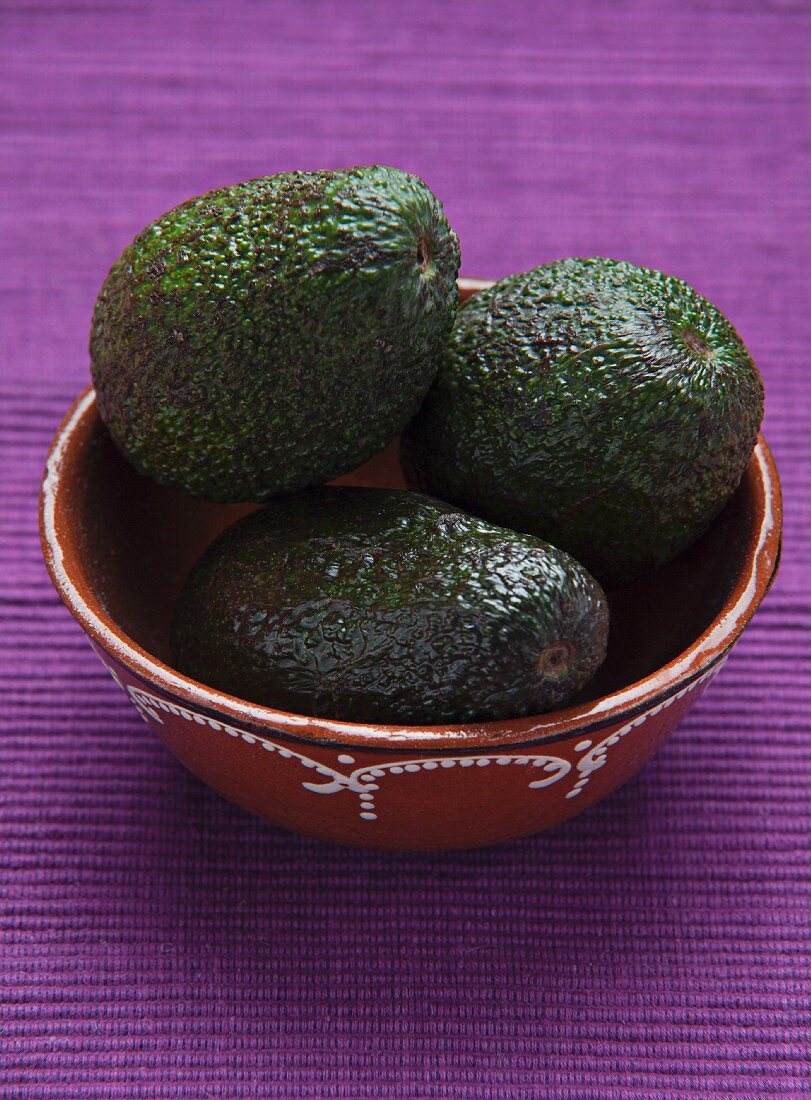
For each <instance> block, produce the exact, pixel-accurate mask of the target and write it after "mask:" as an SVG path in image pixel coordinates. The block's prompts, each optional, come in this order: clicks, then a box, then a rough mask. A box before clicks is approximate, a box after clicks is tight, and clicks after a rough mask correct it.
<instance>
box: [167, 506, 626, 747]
mask: <svg viewBox="0 0 811 1100" xmlns="http://www.w3.org/2000/svg"><path fill="white" fill-rule="evenodd" d="M607 633H608V610H607V606H606V602H605V598H604V596H603V593H602V590H601V589H600V587H599V585H597V584H596V583H595V581H594V580H593V579H592V578H591V577H590V576H589V575H588V573H586V571H585V570H584V569H583V568H582V567H581V566H580V565H578V564H577V562H576V561H574V560H573V559H572V558H570V557H569V556H568V554H564V553H561V552H560V551H558V550H556V549H555V548H554V547H552V546H548V545H547V544H546V543H543V542H541V541H539V540H538V539H535V538H531V537H528V536H526V535H517V534H515V533H514V532H513V531H506V530H503V529H502V528H499V527H493V526H491V525H490V524H489V523H485V522H484V521H483V520H480V519H476V518H474V517H473V516H469V515H465V514H464V513H462V512H458V511H456V510H455V509H454V508H452V507H451V506H449V505H447V504H444V503H442V501H439V500H434V499H432V498H431V497H426V496H422V495H420V494H416V493H406V492H398V491H396V490H387V489H337V488H324V489H313V490H309V491H305V492H302V493H297V494H291V495H289V496H286V497H282V498H280V499H279V500H277V501H274V502H273V503H272V504H269V505H268V506H267V507H265V508H263V509H261V510H259V511H256V512H254V513H252V514H251V515H249V516H248V517H246V518H245V519H243V520H240V521H239V522H237V523H236V524H234V525H233V526H232V527H230V528H229V529H228V530H227V531H225V532H224V533H223V534H222V535H221V536H220V537H219V538H218V539H216V540H215V541H214V543H212V545H211V546H210V547H209V548H208V550H207V551H206V552H205V554H204V555H203V557H202V558H201V559H200V561H199V562H198V563H197V565H196V566H195V567H194V569H193V570H192V572H191V575H190V576H189V579H188V581H187V582H186V585H185V587H184V589H183V591H182V593H181V596H180V598H179V600H178V603H177V606H176V609H175V614H174V621H173V626H172V650H173V659H174V662H175V665H176V667H177V668H178V669H179V670H180V671H181V672H183V673H185V674H186V675H188V676H191V677H193V678H194V679H195V680H198V681H200V682H202V683H205V684H208V685H209V686H211V687H214V688H217V689H220V690H222V691H225V692H228V693H229V694H231V695H236V696H239V697H240V698H243V699H248V700H251V701H252V702H255V703H260V704H263V705H266V706H271V707H277V708H280V709H283V710H290V711H295V712H298V713H303V714H309V715H314V716H321V717H329V718H335V719H343V720H347V721H357V722H383V723H409V724H418V725H423V724H435V723H441V722H466V721H472V720H477V719H494V718H511V717H516V716H520V715H525V714H531V713H535V712H537V711H543V710H547V709H549V708H551V707H555V706H558V705H561V704H563V703H565V702H567V701H568V700H569V699H570V698H571V697H572V695H573V694H574V693H575V692H576V691H577V690H578V689H579V688H580V687H582V686H583V685H584V684H585V683H586V681H587V680H588V679H589V678H590V677H591V675H592V674H593V673H594V671H595V669H596V668H597V667H598V666H599V665H600V663H601V662H602V660H603V658H604V656H605V647H606V636H607Z"/></svg>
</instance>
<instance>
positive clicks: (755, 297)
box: [0, 0, 811, 1100]
mask: <svg viewBox="0 0 811 1100" xmlns="http://www.w3.org/2000/svg"><path fill="white" fill-rule="evenodd" d="M0 37H1V41H0V90H1V91H2V129H3V143H2V146H3V150H4V155H3V156H2V157H1V158H0V177H1V178H2V194H3V198H2V221H3V225H2V237H1V238H0V304H1V305H2V311H3V317H2V323H1V324H0V342H2V354H1V355H0V443H1V444H2V451H1V452H0V494H2V507H0V593H1V599H2V602H1V603H0V614H2V619H3V626H2V633H0V678H1V679H0V683H1V685H2V693H3V697H2V708H1V709H0V732H1V733H2V737H1V739H0V753H2V756H1V757H0V788H1V789H2V806H1V807H0V890H1V891H2V892H1V894H0V935H2V943H1V944H0V1001H1V1002H2V1003H0V1095H2V1096H3V1097H4V1098H5V1097H8V1098H17V1097H20V1098H22V1097H25V1098H26V1100H28V1098H40V1097H42V1098H44V1097H51V1098H55V1097H59V1098H63V1097H104V1098H112V1100H124V1098H126V1100H134V1098H138V1097H183V1098H186V1097H188V1098H197V1097H224V1098H229V1100H230V1098H243V1097H247V1098H254V1097H462V1098H466V1097H471V1098H472V1097H476V1098H481V1097H484V1098H486V1097H536V1096H544V1097H550V1098H552V1100H563V1098H567V1100H574V1098H578V1100H579V1098H591V1097H595V1098H597V1097H599V1098H600V1100H612V1098H620V1097H633V1098H639V1100H641V1098H645V1097H650V1098H653V1097H656V1098H657V1100H661V1098H669V1097H691V1098H692V1097H694V1098H701V1100H711V1098H713V1097H722V1096H723V1097H743V1098H750V1097H752V1098H755V1097H758V1098H759V1097H769V1096H805V1097H808V1096H811V1061H810V1059H809V1038H810V1036H811V1029H810V1028H809V1013H810V1012H811V1008H810V1006H809V993H810V992H811V970H810V968H809V963H811V944H810V943H809V938H808V927H809V918H811V891H810V890H809V878H810V877H811V875H810V869H811V868H810V861H809V801H810V800H809V786H810V785H811V743H809V725H810V724H811V685H810V684H809V645H808V641H809V604H810V603H811V599H810V598H809V580H808V578H809V568H810V567H811V539H809V535H811V503H810V502H809V480H810V479H811V463H810V462H809V458H810V457H811V445H810V444H809V428H808V417H809V412H811V410H810V409H809V400H808V386H809V383H808V371H809V365H808V354H809V348H810V347H811V308H809V297H808V264H809V256H811V223H810V221H809V215H810V214H811V210H810V209H809V207H810V205H811V200H809V195H810V194H811V192H810V191H809V179H811V126H810V125H809V117H810V116H809V111H810V110H811V90H810V86H809V75H808V74H809V63H810V62H811V7H809V4H808V3H807V2H804V0H795V2H792V0H782V2H780V0H773V2H772V3H767V2H765V0H761V2H757V0H718V2H715V3H705V2H699V0H690V2H688V0H672V2H667V3H665V2H660V0H638V2H621V0H620V2H613V3H603V2H601V0H592V2H581V3H577V4H566V3H563V2H560V0H549V2H548V3H538V2H537V0H527V2H526V3H518V2H508V3H489V4H482V3H475V2H471V0H466V2H464V3H443V4H438V3H436V2H431V0H412V2H411V3H410V4H405V3H402V4H397V5H395V4H389V3H383V2H381V0H372V2H368V3H366V2H363V3H358V2H354V3H353V2H349V0H344V3H342V4H340V5H338V4H331V3H321V2H301V0H300V2H297V3H293V2H283V3H268V4H260V3H255V2H250V0H242V2H238V3H228V4H225V3H209V2H204V0H197V2H195V3H191V2H190V3H179V2H176V3H166V2H163V3H157V2H155V3H146V2H141V0H129V2H126V3H114V2H112V0H96V2H84V0H81V2H80V0H71V3H70V4H57V3H53V4H49V3H45V2H41V0H36V2H26V3H23V2H19V3H17V2H14V0H7V2H6V3H4V4H3V5H2V12H0ZM371 161H379V162H383V163H389V164H396V165H400V166H402V167H405V168H408V169H411V170H414V171H416V172H418V173H419V174H421V175H422V176H424V177H425V178H426V179H427V180H428V182H429V183H430V184H431V185H432V186H433V188H434V189H435V190H436V192H437V193H438V194H439V195H440V197H441V198H442V199H443V200H444V202H445V206H446V210H447V213H448V215H449V218H450V220H451V222H452V223H453V224H454V226H455V227H456V228H457V230H458V232H459V234H460V237H461V240H462V251H463V270H464V271H465V272H466V273H467V274H469V275H483V276H498V275H502V274H506V273H507V272H510V271H514V270H523V269H526V268H527V267H530V266H532V265H534V264H536V263H539V262H541V261H543V260H547V259H551V258H553V257H558V256H562V255H609V256H617V257H622V258H625V259H629V260H632V261H635V262H637V263H643V264H648V265H652V266H655V267H661V268H664V269H666V270H668V271H672V272H675V273H677V274H679V275H681V276H683V277H684V278H686V279H687V280H689V281H690V282H692V283H694V284H695V285H696V286H697V287H698V288H699V289H700V290H701V291H703V292H704V293H706V294H707V295H708V296H709V297H710V298H712V299H713V300H714V301H715V302H717V303H718V305H719V306H720V307H721V308H722V309H723V310H725V311H726V312H727V313H728V314H729V316H730V317H731V318H733V320H734V321H735V323H736V325H737V326H738V327H739V329H740V331H741V333H742V335H743V336H744V338H745V339H746V341H747V342H748V344H749V346H750V348H751V350H752V352H753V353H754V355H755V357H756V359H757V361H758V362H759V364H760V366H761V369H762V372H763V374H764V377H765V379H766V385H767V390H768V415H767V422H766V432H767V435H768V438H769V439H770V442H771V444H772V446H773V448H774V450H775V453H776V456H777V459H778V462H779V464H780V468H781V472H782V476H783V482H784V489H785V493H786V498H787V519H786V544H785V556H784V561H783V566H782V571H781V574H780V577H779V580H778V583H777V584H776V586H775V588H774V589H773V591H772V593H771V595H770V596H769V598H768V600H767V602H766V604H765V605H764V607H763V608H762V610H761V612H760V613H759V615H758V616H757V619H756V621H755V622H754V623H753V624H752V626H751V628H750V629H749V630H748V631H747V633H746V635H745V637H744V639H743V640H742V642H741V643H740V645H739V646H738V648H737V650H736V651H735V653H734V655H733V657H732V658H731V660H730V661H729V663H728V665H727V667H726V669H725V670H724V672H723V674H722V675H721V677H720V678H719V680H718V682H717V683H716V684H715V686H714V687H713V688H712V690H711V691H710V692H709V693H708V695H707V696H706V697H705V698H704V699H703V700H702V701H701V703H700V704H699V706H698V707H697V708H696V710H695V711H694V712H693V714H692V715H691V716H690V718H689V719H688V720H687V721H686V722H685V724H684V725H683V726H682V727H681V729H680V730H679V731H678V732H677V733H676V735H675V736H674V737H673V738H672V740H671V741H670V742H669V744H668V745H667V746H666V747H665V748H664V750H663V751H662V752H661V754H660V755H659V756H658V757H657V758H656V759H655V760H654V761H653V762H652V763H651V764H650V765H649V766H648V767H647V769H646V770H645V771H644V772H643V774H641V775H640V776H639V777H638V778H637V780H635V781H634V782H632V783H631V784H629V785H628V786H627V787H626V788H624V789H623V790H621V791H620V792H619V793H617V794H616V795H614V796H613V797H611V798H610V799H608V800H607V801H606V802H604V803H603V804H601V805H599V806H598V807H596V808H595V809H593V810H591V811H590V812H588V813H587V814H585V815H584V816H582V817H581V818H579V819H577V820H575V821H573V822H570V823H569V824H568V825H566V826H564V827H562V828H560V829H559V830H557V831H554V832H552V833H550V834H547V835H544V836H539V837H535V838H533V839H530V840H526V841H523V842H520V843H515V844H511V845H506V846H504V847H501V848H495V849H489V850H484V851H477V852H467V853H456V854H448V855H391V854H375V853H364V852H355V851H347V850H341V849H337V848H333V847H330V846H328V845H325V844H320V843H317V842H315V841H312V840H306V839H302V838H300V837H297V836H293V835H289V834H286V833H283V832H282V831H281V830H278V829H275V828H273V827H271V826H268V825H265V824H262V823H261V822H259V821H257V820H254V819H252V818H251V817H249V816H248V815H247V814H245V813H243V812H242V811H240V810H237V809H235V808H233V807H232V806H230V805H228V804H227V803H225V802H224V801H223V800H222V799H220V798H219V797H218V796H216V795H215V794H213V793H212V792H211V791H209V790H208V789H206V788H205V787H204V786H202V784H200V783H199V782H197V781H196V780H195V779H193V778H191V777H190V776H189V775H188V774H186V773H185V772H184V771H183V770H182V769H181V767H180V766H179V765H177V764H176V763H175V762H174V761H173V759H172V758H171V757H170V756H169V755H168V753H167V752H166V751H165V750H164V749H163V748H162V746H161V745H160V743H159V742H158V741H157V739H156V738H154V736H153V735H152V734H151V733H150V732H149V731H148V730H147V729H146V727H145V726H144V725H143V723H142V722H141V721H140V720H139V719H138V717H137V715H136V714H135V712H134V711H133V710H132V709H131V708H130V707H129V706H128V705H127V704H126V702H125V701H124V699H123V697H122V696H121V694H120V693H119V692H118V690H117V689H116V687H115V685H114V684H113V683H112V681H111V680H110V678H109V677H108V676H107V675H106V674H105V673H104V670H103V669H102V667H101V666H100V664H99V663H98V661H97V660H96V658H95V657H94V656H93V654H92V653H91V651H90V649H89V647H88V645H87V644H86V642H85V640H84V637H83V635H82V633H81V631H80V630H79V628H78V627H77V626H76V625H75V624H74V622H73V621H72V619H71V618H70V617H69V616H68V614H67V612H66V611H65V610H64V609H63V608H62V606H61V605H60V604H59V602H58V600H57V597H56V596H55V594H54V593H53V591H52V589H51V587H50V584H49V582H48V579H47V577H46V574H45V571H44V568H43V566H42V563H41V560H40V553H39V546H38V540H37V534H36V491H37V485H38V481H39V475H40V471H41V468H42V465H43V459H44V455H45V450H46V446H47V444H48V441H49V439H50V436H51V434H52V432H53V430H54V428H55V426H56V424H57V422H58V421H59V419H60V417H61V415H62V413H63V411H64V410H65V408H66V406H67V404H68V402H69V401H70V399H71V398H72V397H73V396H74V395H75V393H76V392H77V391H78V390H79V389H80V388H81V387H83V386H84V385H85V384H86V382H87V379H88V373H87V356H86V341H87V331H88V322H89V317H90V312H91V308H92V304H93V299H94V297H95V294H96V291H97V290H98V287H99V285H100V283H101V281H102V279H103V278H104V275H105V274H106V272H107V269H108V267H109V265H110V263H111V262H112V261H113V259H114V258H115V256H116V255H117V254H118V252H119V251H120V250H121V248H122V247H123V246H124V245H125V244H126V243H127V242H128V241H129V240H130V238H131V237H132V236H133V234H134V233H135V232H136V231H137V230H138V229H140V228H141V227H142V226H143V225H144V224H145V223H146V222H148V221H149V220H151V219H152V218H153V217H154V216H156V215H157V214H158V213H159V212H161V211H163V210H165V209H167V208H168V207H170V206H172V205H174V204H175V203H176V202H178V201H180V200H181V199H184V198H186V197H188V196H190V195H193V194H196V193H199V192H200V191H203V190H206V189H208V188H210V187H214V186H217V185H219V184H222V183H225V182H231V181H234V180H238V179H242V178H247V177H249V176H255V175H261V174H265V173H268V172H273V171H277V170H281V169H290V168H295V167H298V168H315V167H327V166H337V165H345V164H353V163H364V162H371Z"/></svg>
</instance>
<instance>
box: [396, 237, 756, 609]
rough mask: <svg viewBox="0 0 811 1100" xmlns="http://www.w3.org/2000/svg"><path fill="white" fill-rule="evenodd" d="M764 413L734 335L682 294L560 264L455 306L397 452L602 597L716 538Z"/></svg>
mask: <svg viewBox="0 0 811 1100" xmlns="http://www.w3.org/2000/svg"><path fill="white" fill-rule="evenodd" d="M762 415H763V384H762V382H761V378H760V375H759V373H758V370H757V368H756V366H755V364H754V363H753V361H752V359H751V357H750V355H749V353H748V352H747V350H746V348H745V346H744V344H743V342H742V340H741V338H740V337H739V336H738V334H737V333H736V331H735V330H734V328H733V327H732V325H731V324H730V323H729V321H727V320H726V318H725V317H724V316H723V315H722V314H721V313H720V312H719V310H718V309H716V307H715V306H713V305H712V304H711V303H710V302H708V301H707V300H706V299H705V298H703V297H701V295H700V294H698V293H697V292H696V291H695V290H693V289H692V287H690V286H688V285H687V284H686V283H684V282H682V281H681V280H680V279H676V278H674V277H672V276H669V275H664V274H662V273H661V272H659V271H653V270H650V269H647V268H639V267H635V266H633V265H632V264H628V263H622V262H618V261H614V260H606V259H591V260H579V259H570V260H562V261H559V262H556V263H551V264H545V265H543V266H541V267H538V268H535V269H534V270H532V271H529V272H526V273H525V274H521V275H514V276H512V277H510V278H507V279H502V280H501V281H500V282H498V283H496V284H495V285H494V286H493V287H492V288H490V289H488V290H485V291H482V292H481V293H479V294H477V295H475V296H474V297H473V298H471V299H469V300H468V301H467V302H466V303H465V305H464V306H463V307H462V308H461V309H460V311H459V315H458V318H457V323H456V326H455V328H454V331H453V334H452V336H451V339H450V342H449V345H448V348H447V351H446V353H445V356H444V358H443V362H442V364H441V366H440V369H439V373H438V376H437V379H436V382H435V384H434V386H433V388H432V389H431V391H430V393H429V396H428V398H427V399H426V401H425V403H424V404H423V406H422V408H421V410H420V412H419V413H418V415H417V417H416V418H415V420H414V421H413V422H412V424H411V426H410V428H409V429H408V432H407V436H406V439H405V441H404V446H403V458H404V463H405V465H406V467H407V468H408V475H409V484H410V485H411V486H412V487H414V488H419V489H422V490H424V491H426V492H431V493H434V494H435V495H436V496H439V497H442V498H443V499H445V500H451V501H454V502H455V503H456V504H458V505H459V506H460V507H463V508H466V509H469V510H470V511H472V512H474V513H476V514H477V515H481V516H484V517H486V518H487V519H489V520H491V521H492V522H494V523H500V524H504V525H505V526H510V527H515V528H516V529H518V530H521V531H526V532H529V533H531V534H534V535H537V536H539V537H541V538H545V539H548V540H549V541H550V542H552V543H554V544H555V545H556V546H560V547H562V548H563V549H565V550H567V551H568V552H569V553H570V554H573V555H574V556H575V557H576V558H577V559H578V561H581V562H583V563H584V565H585V566H586V567H587V568H588V569H589V570H590V571H591V572H592V573H593V574H594V576H596V577H597V578H598V579H599V580H600V581H601V582H602V583H603V584H604V585H606V586H608V587H612V586H616V585H620V584H624V583H626V582H628V581H630V580H633V579H634V578H635V577H637V576H639V575H640V574H642V573H643V572H645V571H646V570H648V569H650V568H652V567H655V566H657V565H660V564H662V563H664V562H666V561H668V560H670V559H671V558H673V557H675V556H676V555H677V554H679V553H680V552H681V551H682V550H683V549H685V548H686V547H687V546H688V545H689V544H690V543H691V542H693V541H694V540H695V539H696V538H697V537H698V536H699V535H700V534H702V532H703V531H704V530H705V529H706V528H707V527H708V526H709V524H710V523H711V522H712V520H713V519H714V518H715V516H716V515H717V514H718V513H719V512H720V511H721V509H722V508H723V506H724V504H725V503H726V501H727V500H728V499H729V497H730V495H731V494H732V492H733V491H734V490H735V488H736V487H737V485H738V483H739V481H740V479H741V476H742V474H743V471H744V469H745V467H746V463H747V460H748V458H749V456H750V454H751V451H752V448H753V446H754V443H755V440H756V437H757V432H758V428H759V426H760V422H761V419H762Z"/></svg>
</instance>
